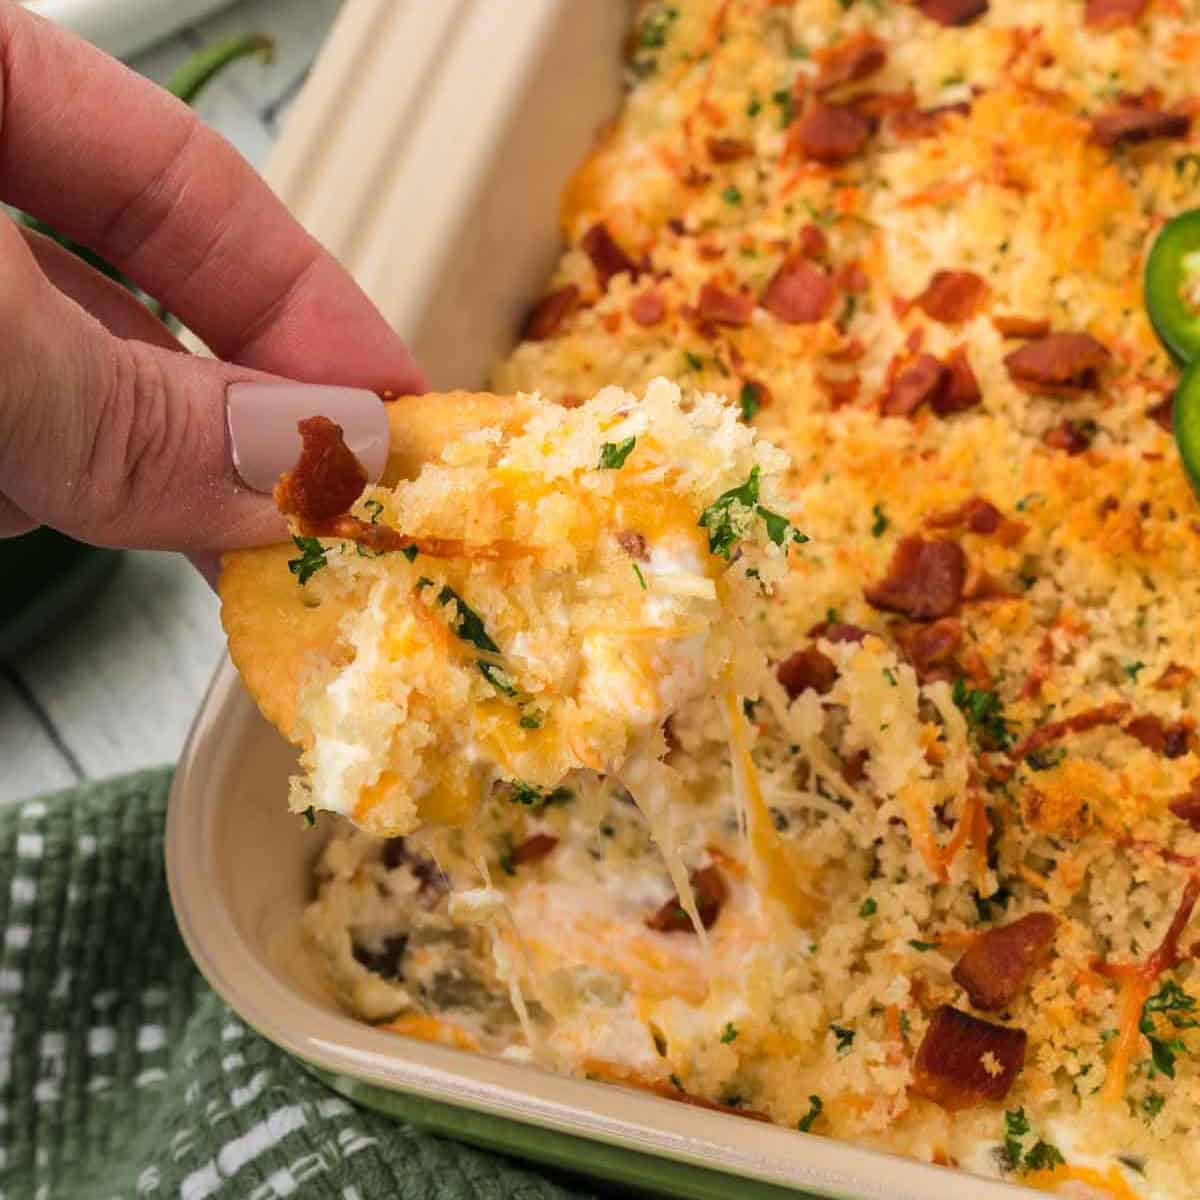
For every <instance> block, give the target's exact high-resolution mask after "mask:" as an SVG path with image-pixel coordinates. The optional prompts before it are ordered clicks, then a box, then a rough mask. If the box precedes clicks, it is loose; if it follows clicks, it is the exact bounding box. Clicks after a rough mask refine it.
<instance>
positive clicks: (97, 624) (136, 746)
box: [0, 0, 342, 803]
mask: <svg viewBox="0 0 1200 1200" xmlns="http://www.w3.org/2000/svg"><path fill="white" fill-rule="evenodd" d="M116 2H120V0H116ZM341 4H342V0H243V2H242V3H238V4H233V5H231V6H230V7H229V8H228V9H227V10H226V11H223V12H221V13H219V14H218V15H216V16H214V17H212V18H210V19H208V20H206V21H204V22H203V23H201V24H200V25H198V26H196V27H194V28H190V29H187V30H185V31H184V32H183V33H181V34H179V35H178V36H176V37H174V38H172V39H171V40H170V41H168V42H166V43H164V44H162V45H160V46H158V47H156V48H154V49H152V50H150V51H148V52H146V53H144V54H142V55H140V56H139V57H138V58H136V59H135V60H134V62H133V65H134V66H135V67H137V68H138V69H139V70H141V71H142V72H144V73H145V74H147V75H149V76H150V77H151V78H153V79H156V80H158V81H159V82H162V81H163V80H165V79H166V78H167V76H168V75H170V73H171V72H172V71H173V70H174V69H175V68H176V67H177V66H178V65H179V64H180V63H181V62H182V61H183V60H184V59H185V58H186V57H187V56H188V54H189V53H191V51H193V50H195V49H197V48H198V47H200V46H203V45H205V44H207V43H209V42H211V41H213V40H216V39H218V38H222V37H226V36H228V35H230V34H232V33H240V32H248V31H255V32H263V33H266V34H268V35H270V36H271V37H272V38H274V39H275V43H276V53H275V60H274V62H273V63H272V64H271V65H270V66H263V64H261V63H260V62H258V61H257V60H254V61H246V62H240V63H236V64H234V66H233V67H232V68H231V69H230V70H229V71H228V72H227V73H226V74H224V75H223V76H221V78H219V79H218V80H217V81H216V82H215V83H214V84H213V85H212V86H211V87H210V89H209V90H208V91H207V92H206V93H205V94H204V95H203V96H202V97H201V99H200V103H199V104H198V106H197V107H198V111H199V112H200V114H201V116H202V117H203V118H204V119H205V120H206V121H208V122H209V123H210V124H212V125H214V126H216V128H218V129H219V130H220V131H221V132H222V133H224V134H225V135H226V136H227V137H228V138H229V139H230V140H231V141H232V142H233V143H234V144H235V145H236V146H237V147H238V149H240V150H241V151H242V153H243V154H245V155H246V157H247V158H249V159H250V161H251V162H253V163H254V164H255V165H256V166H261V165H262V163H263V160H264V159H265V157H266V153H267V151H268V150H269V148H270V146H271V142H272V140H273V138H274V136H275V134H276V132H277V130H278V123H279V120H280V118H281V116H282V114H283V113H284V112H285V111H286V107H287V102H288V100H289V99H290V97H291V96H293V95H294V94H295V92H296V90H297V89H298V88H299V86H300V84H301V82H302V81H303V78H304V74H305V71H306V69H307V67H308V64H309V63H310V62H311V61H312V59H313V56H314V55H315V53H316V51H317V49H318V47H319V46H320V44H321V41H322V40H323V38H324V36H325V33H326V32H327V30H328V29H329V27H330V25H331V24H332V22H333V19H334V17H335V16H336V15H337V11H338V9H339V8H340V7H341ZM223 645H224V638H223V636H222V634H221V630H220V625H219V623H218V620H217V602H216V598H215V597H214V596H213V595H212V593H211V592H210V591H209V589H208V587H207V585H206V584H205V583H204V582H203V581H202V580H201V579H200V577H199V576H198V575H197V574H196V573H195V572H194V571H193V570H192V568H191V567H190V566H189V565H188V564H187V563H186V562H185V561H184V560H183V559H181V558H177V557H175V556H173V555H164V554H152V553H137V554H129V555H127V556H126V561H125V562H124V563H123V564H122V566H121V568H120V570H119V571H118V573H117V575H116V576H115V578H114V579H113V580H112V582H111V583H110V584H109V586H108V588H107V589H106V590H105V592H104V593H103V594H102V595H101V596H100V597H99V598H98V599H97V601H96V602H95V603H94V604H93V605H92V606H91V608H90V610H89V611H88V612H87V613H85V614H84V615H83V616H82V617H80V618H79V619H78V620H77V621H76V623H75V624H74V625H73V626H72V627H71V628H68V629H66V630H63V631H62V632H60V633H59V634H58V635H57V636H56V637H55V638H54V639H53V640H50V641H47V642H46V643H45V644H43V645H40V646H38V647H36V648H35V649H34V650H33V651H32V652H31V653H29V654H28V655H26V656H25V658H24V659H22V660H21V661H20V662H18V663H17V664H16V665H15V667H12V668H0V766H2V767H3V769H2V770H0V803H8V802H12V801H15V800H20V799H23V798H25V797H27V796H30V795H33V794H35V793H36V792H39V791H43V790H45V789H47V788H53V787H62V786H67V785H69V784H71V783H72V782H74V781H75V780H80V779H92V778H102V777H104V776H107V775H113V774H116V773H118V772H121V771H126V770H132V769H134V768H137V767H142V766H150V765H153V764H157V763H163V762H169V761H173V760H174V759H175V758H176V757H177V755H178V753H179V749H180V747H181V746H182V744H183V738H184V735H185V734H186V733H187V728H188V725H189V724H190V722H191V718H192V714H193V713H194V712H195V710H196V707H197V705H198V704H199V702H200V697H201V695H202V694H203V692H204V688H205V686H206V685H207V682H208V679H209V676H210V675H211V673H212V670H213V668H214V666H215V665H216V662H217V659H218V657H219V655H220V653H221V650H222V647H223Z"/></svg>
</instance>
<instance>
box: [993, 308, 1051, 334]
mask: <svg viewBox="0 0 1200 1200" xmlns="http://www.w3.org/2000/svg"><path fill="white" fill-rule="evenodd" d="M992 324H993V325H994V326H995V327H996V332H997V333H999V334H1000V335H1001V336H1002V337H1011V338H1036V337H1045V336H1046V334H1048V333H1049V332H1050V321H1049V319H1048V318H1046V317H1021V316H1017V315H1016V314H1015V313H1001V314H998V315H997V316H994V317H993V318H992Z"/></svg>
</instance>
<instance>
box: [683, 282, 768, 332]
mask: <svg viewBox="0 0 1200 1200" xmlns="http://www.w3.org/2000/svg"><path fill="white" fill-rule="evenodd" d="M696 309H697V312H698V313H699V316H700V319H701V320H702V321H711V322H712V323H713V324H714V325H733V326H741V325H745V324H746V322H747V321H749V320H750V314H751V313H752V312H753V311H754V297H753V296H751V295H750V294H749V293H748V292H726V291H723V290H722V289H721V288H719V287H717V285H716V284H715V283H706V284H705V285H704V286H703V287H702V288H701V289H700V298H699V300H697V302H696Z"/></svg>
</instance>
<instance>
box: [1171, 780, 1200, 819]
mask: <svg viewBox="0 0 1200 1200" xmlns="http://www.w3.org/2000/svg"><path fill="white" fill-rule="evenodd" d="M1167 808H1168V809H1170V811H1171V812H1172V813H1173V814H1174V815H1175V816H1177V817H1178V818H1179V819H1180V820H1181V821H1186V822H1187V823H1188V824H1189V825H1190V826H1191V827H1192V828H1193V829H1194V830H1195V831H1196V832H1197V833H1200V775H1197V776H1196V778H1195V779H1193V780H1192V782H1191V783H1190V784H1189V785H1188V790H1187V791H1186V792H1184V793H1183V795H1182V796H1176V797H1175V799H1174V800H1172V801H1171V802H1170V803H1169V804H1168V805H1167Z"/></svg>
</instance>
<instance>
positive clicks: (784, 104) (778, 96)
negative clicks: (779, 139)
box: [771, 87, 796, 128]
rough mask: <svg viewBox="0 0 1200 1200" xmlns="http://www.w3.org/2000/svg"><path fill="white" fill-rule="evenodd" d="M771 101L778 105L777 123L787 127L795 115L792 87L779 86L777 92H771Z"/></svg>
mask: <svg viewBox="0 0 1200 1200" xmlns="http://www.w3.org/2000/svg"><path fill="white" fill-rule="evenodd" d="M771 101H772V102H773V103H774V104H777V105H778V106H779V124H780V125H781V126H783V127H784V128H787V126H789V125H790V124H791V123H792V118H793V117H794V116H795V115H796V107H795V101H794V100H793V99H792V89H791V88H790V87H784V88H780V89H779V90H778V91H777V92H772V93H771Z"/></svg>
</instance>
